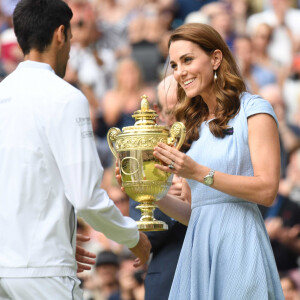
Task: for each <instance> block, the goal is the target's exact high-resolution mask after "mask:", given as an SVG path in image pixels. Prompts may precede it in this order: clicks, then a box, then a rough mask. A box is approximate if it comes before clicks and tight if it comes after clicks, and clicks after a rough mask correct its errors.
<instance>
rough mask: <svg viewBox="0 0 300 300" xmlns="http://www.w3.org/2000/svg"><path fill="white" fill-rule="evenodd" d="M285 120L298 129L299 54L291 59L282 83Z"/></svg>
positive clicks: (299, 94)
mask: <svg viewBox="0 0 300 300" xmlns="http://www.w3.org/2000/svg"><path fill="white" fill-rule="evenodd" d="M283 95H284V100H285V105H286V119H287V121H288V122H289V123H291V124H295V125H297V126H298V127H300V54H297V55H295V56H294V58H293V62H292V66H291V70H290V72H289V74H288V76H287V77H286V79H285V81H284V82H283Z"/></svg>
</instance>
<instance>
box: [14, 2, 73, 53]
mask: <svg viewBox="0 0 300 300" xmlns="http://www.w3.org/2000/svg"><path fill="white" fill-rule="evenodd" d="M72 16H73V13H72V10H71V9H70V7H69V6H68V5H67V4H66V3H65V2H64V1H62V0H21V1H20V2H19V3H18V4H17V6H16V8H15V10H14V13H13V23H14V30H15V34H16V37H17V40H18V43H19V45H20V47H21V49H22V51H23V53H24V55H26V54H28V53H29V51H30V50H31V49H36V50H38V51H39V52H44V51H45V49H46V48H47V47H48V46H49V45H50V44H51V41H52V37H53V33H54V31H55V29H56V28H58V27H59V26H60V25H64V26H65V36H66V38H67V30H68V29H69V27H70V20H71V19H72Z"/></svg>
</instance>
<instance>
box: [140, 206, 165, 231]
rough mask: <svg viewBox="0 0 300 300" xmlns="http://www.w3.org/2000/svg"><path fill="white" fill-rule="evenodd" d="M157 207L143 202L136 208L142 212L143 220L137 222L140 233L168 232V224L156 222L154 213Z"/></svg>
mask: <svg viewBox="0 0 300 300" xmlns="http://www.w3.org/2000/svg"><path fill="white" fill-rule="evenodd" d="M156 207H157V206H156V205H155V204H154V203H153V202H146V203H145V202H143V203H141V204H140V205H138V206H137V207H136V208H138V209H140V210H141V214H142V216H141V218H140V220H139V221H136V223H137V227H138V230H140V231H163V230H168V224H167V223H165V222H163V221H159V220H156V219H155V218H154V216H153V211H154V209H155V208H156Z"/></svg>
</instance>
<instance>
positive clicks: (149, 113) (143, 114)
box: [132, 95, 158, 126]
mask: <svg viewBox="0 0 300 300" xmlns="http://www.w3.org/2000/svg"><path fill="white" fill-rule="evenodd" d="M141 98H142V101H141V109H140V110H137V111H135V112H134V114H133V115H132V117H133V118H135V124H134V126H139V125H155V124H156V121H155V119H156V118H157V117H158V114H157V113H156V112H155V111H154V110H153V109H150V108H149V101H148V97H147V96H146V95H143V96H142V97H141Z"/></svg>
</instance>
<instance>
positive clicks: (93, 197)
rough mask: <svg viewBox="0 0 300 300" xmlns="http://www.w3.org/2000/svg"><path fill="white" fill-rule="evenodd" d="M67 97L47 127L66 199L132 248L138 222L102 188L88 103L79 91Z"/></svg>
mask: <svg viewBox="0 0 300 300" xmlns="http://www.w3.org/2000/svg"><path fill="white" fill-rule="evenodd" d="M67 99H68V100H66V101H60V102H59V101H58V102H57V103H55V104H54V109H53V111H52V112H49V113H50V114H51V115H52V118H49V124H48V126H47V127H48V128H47V137H48V142H49V145H50V148H51V151H52V153H53V156H54V159H55V161H56V163H57V166H58V169H59V172H60V176H61V179H62V182H63V184H64V190H65V195H66V198H67V199H68V200H69V201H70V202H71V203H72V205H73V206H74V208H75V210H76V211H77V212H78V213H79V215H80V216H82V217H83V218H84V219H85V220H86V221H87V222H88V223H89V224H90V225H91V226H92V227H93V228H94V229H95V230H98V231H101V232H103V233H104V234H105V235H106V236H107V237H108V238H110V239H112V240H114V241H116V242H118V243H120V244H124V245H126V246H127V247H129V248H132V247H134V246H135V245H136V244H137V242H138V240H139V233H138V230H137V226H136V223H135V221H134V220H133V219H131V218H129V217H124V216H123V215H122V214H121V212H120V210H119V209H118V208H117V207H116V206H115V205H114V202H113V201H112V200H111V199H109V197H108V195H107V193H106V192H105V191H104V190H103V189H101V188H100V184H101V180H102V175H103V168H102V165H101V163H100V160H99V156H98V154H97V150H96V145H95V140H94V135H93V130H92V124H91V119H90V114H89V106H88V102H87V100H86V98H85V97H84V95H83V94H82V93H80V92H79V91H76V92H74V93H73V94H71V95H68V97H67Z"/></svg>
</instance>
